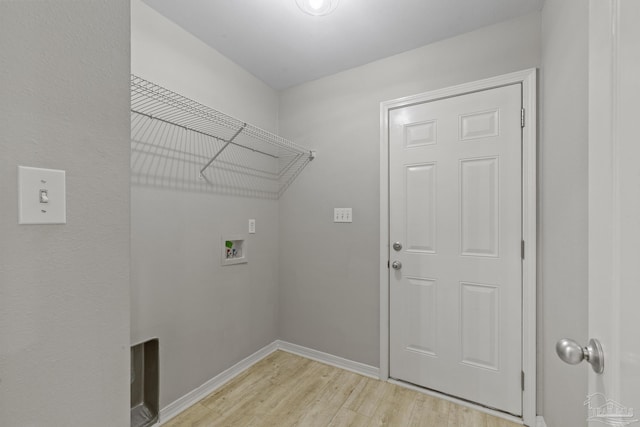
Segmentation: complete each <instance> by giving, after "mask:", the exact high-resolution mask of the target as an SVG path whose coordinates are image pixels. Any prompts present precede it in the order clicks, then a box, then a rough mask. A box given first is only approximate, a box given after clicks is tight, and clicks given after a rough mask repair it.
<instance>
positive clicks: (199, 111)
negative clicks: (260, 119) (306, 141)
mask: <svg viewBox="0 0 640 427" xmlns="http://www.w3.org/2000/svg"><path fill="white" fill-rule="evenodd" d="M131 143H132V161H131V168H132V177H133V183H134V184H140V185H156V186H169V187H173V188H186V189H192V190H199V191H222V192H224V193H230V194H241V195H248V196H258V197H267V198H279V197H280V196H281V195H282V193H283V192H284V191H285V190H286V188H287V187H288V186H289V185H290V184H291V183H292V182H293V181H294V180H295V178H296V177H297V176H298V175H299V174H300V172H301V171H302V169H304V167H305V166H306V165H307V164H308V163H309V162H310V161H311V160H313V159H314V157H315V152H314V151H311V150H308V149H306V148H304V147H301V146H299V145H296V144H294V143H293V142H291V141H289V140H286V139H284V138H282V137H280V136H278V135H274V134H272V133H270V132H267V131H265V130H263V129H260V128H258V127H256V126H253V125H251V124H247V123H244V122H242V121H240V120H238V119H236V118H233V117H231V116H228V115H226V114H224V113H221V112H219V111H217V110H214V109H213V108H210V107H207V106H205V105H202V104H200V103H198V102H196V101H194V100H192V99H189V98H186V97H184V96H182V95H180V94H178V93H175V92H172V91H170V90H168V89H166V88H163V87H161V86H159V85H157V84H154V83H151V82H149V81H147V80H145V79H142V78H140V77H137V76H135V75H133V74H132V75H131Z"/></svg>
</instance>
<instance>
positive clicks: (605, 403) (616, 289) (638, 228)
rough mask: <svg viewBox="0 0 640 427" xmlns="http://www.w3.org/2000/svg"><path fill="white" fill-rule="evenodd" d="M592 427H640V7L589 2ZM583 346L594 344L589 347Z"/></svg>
mask: <svg viewBox="0 0 640 427" xmlns="http://www.w3.org/2000/svg"><path fill="white" fill-rule="evenodd" d="M589 8H590V10H589V335H590V338H596V339H598V340H600V341H601V343H602V347H603V350H604V373H603V374H596V373H595V372H594V371H593V370H591V369H590V368H589V367H588V365H586V364H584V365H585V366H584V368H583V369H586V370H587V372H588V375H589V391H588V397H587V399H586V400H585V406H586V408H587V414H586V416H587V419H588V421H589V426H594V427H595V426H602V425H612V426H613V425H620V426H622V425H632V426H636V425H640V421H639V419H640V416H639V415H640V414H639V412H640V338H639V335H638V324H640V310H638V301H640V286H639V283H640V263H639V262H638V258H640V248H639V246H638V241H639V240H640V221H639V220H638V218H640V197H639V192H638V189H639V188H640V174H639V173H638V158H639V157H640V145H639V144H638V125H637V120H638V116H639V115H640V104H638V98H640V84H639V83H638V82H639V80H638V76H639V75H640V56H638V44H639V42H640V26H638V22H637V21H638V16H640V2H638V1H637V0H605V1H603V0H591V1H590V2H589ZM581 344H582V345H584V344H586V343H581Z"/></svg>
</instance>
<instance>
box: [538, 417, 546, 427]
mask: <svg viewBox="0 0 640 427" xmlns="http://www.w3.org/2000/svg"><path fill="white" fill-rule="evenodd" d="M536 427H547V423H545V422H544V417H542V416H541V415H538V416H537V417H536Z"/></svg>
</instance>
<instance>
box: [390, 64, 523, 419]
mask: <svg viewBox="0 0 640 427" xmlns="http://www.w3.org/2000/svg"><path fill="white" fill-rule="evenodd" d="M462 95H464V96H462ZM521 100H522V104H521ZM465 104H468V105H465ZM521 105H524V106H525V109H527V108H529V109H531V110H530V111H526V110H525V119H526V120H530V123H535V107H534V106H535V70H528V71H524V72H520V73H513V74H510V75H506V76H501V77H496V78H494V79H487V80H484V81H480V82H475V83H471V84H466V85H461V86H457V87H453V88H448V89H444V90H440V91H435V92H430V93H427V94H421V95H416V96H412V97H408V98H403V99H400V100H396V101H389V102H385V103H383V104H382V109H381V141H382V144H381V264H384V267H383V268H381V286H380V290H381V328H380V329H381V357H380V359H381V379H388V378H389V374H390V373H391V376H393V377H395V378H399V379H402V380H404V381H408V382H410V383H416V384H419V385H422V386H426V387H429V388H432V389H436V390H438V391H441V392H444V393H447V394H452V395H456V396H458V397H461V398H464V399H468V400H472V401H474V402H477V403H480V404H483V405H487V406H491V407H494V408H495V407H497V408H499V409H501V410H504V411H507V412H510V413H513V414H518V415H520V414H522V417H523V420H524V421H525V423H529V424H532V423H533V422H534V419H535V250H536V249H535V247H536V245H535V230H536V227H535V200H536V197H535V126H531V125H529V126H528V127H527V126H525V128H524V129H521V127H520V108H521ZM505 123H511V125H510V126H507V127H505V125H504V124H505ZM483 132H485V133H488V134H490V135H488V134H487V135H482V133H483ZM521 132H522V135H521ZM494 134H495V135H494ZM504 139H506V140H509V141H511V142H512V143H513V142H515V146H510V145H508V144H506V145H504V144H502V143H501V142H500V141H502V140H504ZM521 141H522V146H520V142H521ZM447 146H448V147H447ZM497 146H501V148H499V149H498V151H496V150H495V148H496V147H497ZM452 147H454V148H452ZM455 147H457V148H455ZM521 147H522V149H523V150H524V152H523V153H522V157H521V152H520V148H521ZM521 158H522V160H523V162H522V163H521ZM509 165H510V166H509ZM521 167H522V170H521ZM458 189H461V190H462V192H461V193H459V192H458ZM405 193H406V194H408V196H409V197H408V198H407V199H406V201H405ZM413 195H416V197H413ZM417 195H420V197H417ZM521 196H522V197H521ZM509 200H510V201H511V202H510V203H508V201H509ZM459 206H460V207H461V208H460V209H459ZM471 212H473V214H470V213H471ZM389 218H391V222H389ZM395 218H400V220H395ZM479 225H482V226H481V227H480V226H479ZM523 236H524V238H525V240H529V241H528V242H527V245H526V246H527V248H526V250H527V255H528V256H527V257H526V258H525V260H524V261H521V253H520V249H521V248H520V242H521V238H522V237H523ZM389 239H391V242H394V241H399V242H400V243H402V245H403V249H402V250H401V251H395V250H393V249H390V247H389ZM389 260H390V261H394V260H397V261H400V262H402V264H403V265H402V268H401V269H400V270H389V269H387V261H389ZM503 283H510V284H511V288H509V289H507V288H501V286H502V284H503ZM522 292H524V294H522ZM420 304H423V305H426V306H427V307H428V309H426V310H420V311H419V310H418V309H417V308H418V306H419V305H420ZM521 309H522V311H521ZM390 313H392V314H393V318H392V317H390ZM394 313H395V314H394ZM396 318H397V319H396ZM390 319H396V321H394V320H391V324H390ZM462 324H464V325H466V326H465V327H463V328H462V327H461V326H460V325H462ZM434 325H435V326H434ZM390 330H391V335H389V332H390ZM390 356H391V357H390ZM390 360H391V366H390V364H389V361H390ZM521 370H522V372H524V374H525V376H529V378H532V379H534V380H533V381H525V390H524V392H523V393H522V394H521ZM390 371H391V372H390ZM488 412H490V411H488Z"/></svg>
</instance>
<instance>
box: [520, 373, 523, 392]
mask: <svg viewBox="0 0 640 427" xmlns="http://www.w3.org/2000/svg"><path fill="white" fill-rule="evenodd" d="M520 373H521V374H522V375H521V376H520V380H521V381H520V383H521V384H522V391H524V371H520Z"/></svg>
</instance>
